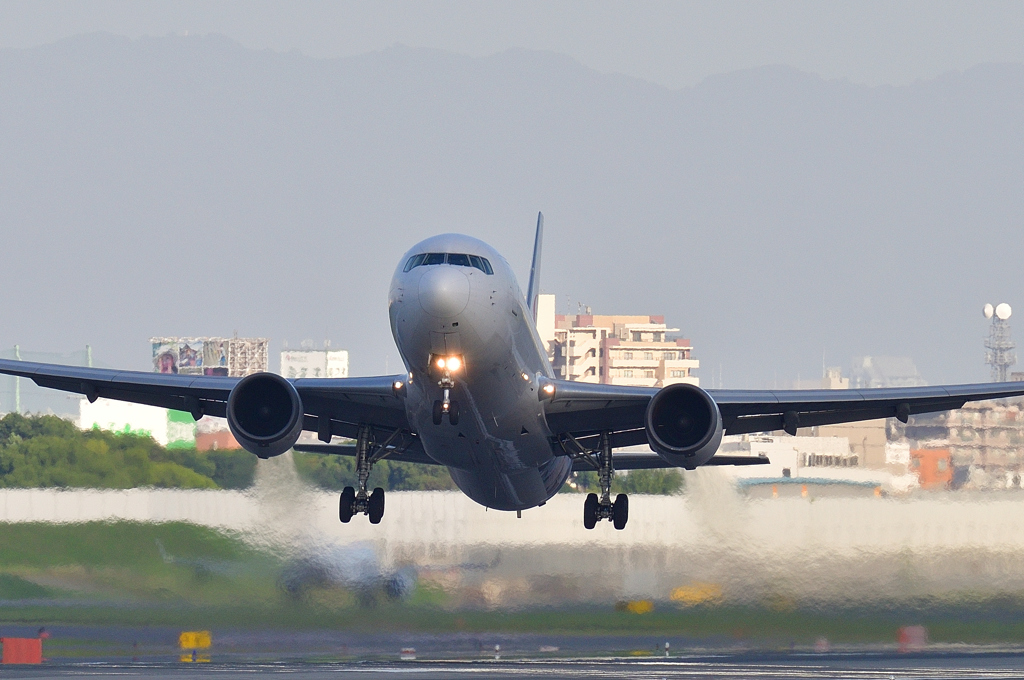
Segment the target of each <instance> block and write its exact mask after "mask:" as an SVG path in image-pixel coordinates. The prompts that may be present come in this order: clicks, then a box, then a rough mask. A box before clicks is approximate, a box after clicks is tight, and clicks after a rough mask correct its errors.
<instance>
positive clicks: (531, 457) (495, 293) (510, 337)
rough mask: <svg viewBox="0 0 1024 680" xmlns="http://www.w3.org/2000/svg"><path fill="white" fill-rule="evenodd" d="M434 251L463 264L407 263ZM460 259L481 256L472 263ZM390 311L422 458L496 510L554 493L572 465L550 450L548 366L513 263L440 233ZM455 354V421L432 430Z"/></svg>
mask: <svg viewBox="0 0 1024 680" xmlns="http://www.w3.org/2000/svg"><path fill="white" fill-rule="evenodd" d="M430 254H433V255H434V256H435V257H433V258H431V259H432V261H434V262H436V261H437V260H438V259H440V258H438V257H436V256H437V255H438V254H453V255H455V256H456V257H452V258H449V259H450V260H452V261H456V262H462V263H466V264H450V263H447V262H445V263H441V264H426V263H424V264H415V263H410V258H415V257H416V256H418V255H430ZM462 255H466V256H475V259H473V260H472V261H473V262H474V263H476V266H474V265H472V264H468V261H467V260H464V259H463V258H462V257H459V256H462ZM479 258H483V260H485V261H486V264H485V265H483V266H481V260H480V259H479ZM410 264H415V266H412V267H410V266H409V265H410ZM488 269H490V270H491V271H490V273H488V271H487V270H488ZM388 308H389V315H390V319H391V332H392V334H393V335H394V338H395V343H396V344H397V345H398V350H399V352H400V353H401V355H402V360H403V361H404V363H405V367H406V370H407V371H408V374H409V379H408V382H407V385H406V411H407V415H408V419H409V423H410V425H411V426H412V428H413V429H414V430H415V431H416V433H417V434H418V435H419V438H420V440H421V441H422V444H423V448H424V450H425V452H426V454H427V455H428V456H430V458H432V459H433V460H435V461H437V462H438V463H440V464H442V465H445V466H446V467H447V468H448V470H449V472H450V473H451V476H452V479H453V480H454V482H455V483H456V484H457V485H458V487H459V488H460V489H461V490H462V491H463V492H464V493H465V494H466V495H467V496H469V497H470V498H472V499H473V500H475V501H476V502H477V503H480V504H482V505H485V506H487V507H490V508H495V509H497V510H525V509H527V508H532V507H536V506H538V505H541V504H543V503H544V502H545V501H547V500H548V499H549V498H551V497H552V496H553V495H554V494H556V493H557V492H558V490H559V489H560V488H561V486H562V484H564V483H565V480H566V478H567V477H568V476H569V473H570V471H571V468H572V463H571V459H570V458H569V457H568V456H556V455H555V453H554V451H553V450H552V447H551V443H550V441H551V440H550V436H551V432H550V431H549V430H548V426H547V423H546V421H545V418H544V411H543V404H542V403H541V400H540V399H539V398H538V394H539V392H538V390H539V389H540V387H541V385H540V380H541V379H542V378H550V377H552V371H551V365H550V362H549V361H548V358H547V352H546V351H545V350H544V348H543V346H542V344H541V340H540V337H539V336H538V335H537V329H536V325H535V324H534V320H533V314H532V312H531V311H530V310H529V308H528V307H527V304H526V299H525V297H524V296H523V293H522V291H521V290H520V288H519V284H518V283H517V282H516V278H515V275H514V274H513V273H512V269H511V267H509V265H508V262H506V261H505V259H504V258H503V257H502V256H501V255H500V254H499V253H498V252H497V251H495V250H494V249H493V248H491V247H490V246H488V245H487V244H486V243H484V242H482V241H480V240H478V239H475V238H471V237H469V236H462V235H459V234H443V235H440V236H434V237H432V238H429V239H427V240H425V241H422V242H421V243H418V244H417V245H416V246H414V247H413V248H412V249H410V250H409V251H408V252H407V253H406V254H405V256H403V258H402V260H401V261H400V262H399V264H398V267H397V269H396V270H395V275H394V277H393V278H392V281H391V290H390V294H389V300H388ZM450 357H457V361H458V368H457V369H456V370H453V371H449V375H450V377H451V379H452V381H453V382H454V387H453V388H452V389H451V391H450V393H451V399H452V401H453V403H457V404H458V410H459V414H458V418H457V420H458V423H457V424H452V423H451V422H449V419H445V420H443V421H442V422H441V424H436V421H435V419H434V409H435V402H438V401H439V400H441V399H442V394H443V390H442V388H441V386H439V384H438V382H439V380H440V379H441V378H442V375H443V371H442V370H441V369H440V368H439V367H438V365H437V362H438V360H439V359H448V358H450Z"/></svg>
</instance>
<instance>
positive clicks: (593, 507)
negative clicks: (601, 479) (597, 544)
mask: <svg viewBox="0 0 1024 680" xmlns="http://www.w3.org/2000/svg"><path fill="white" fill-rule="evenodd" d="M597 506H598V500H597V494H596V493H588V494H587V500H585V501H583V527H584V528H586V529H593V528H594V527H596V526H597Z"/></svg>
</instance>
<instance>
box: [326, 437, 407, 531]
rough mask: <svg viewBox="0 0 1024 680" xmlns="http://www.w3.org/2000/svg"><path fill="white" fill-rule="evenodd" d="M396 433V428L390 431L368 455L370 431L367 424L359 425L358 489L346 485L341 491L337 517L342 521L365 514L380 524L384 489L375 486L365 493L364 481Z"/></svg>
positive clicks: (357, 449) (373, 522) (382, 512)
mask: <svg viewBox="0 0 1024 680" xmlns="http://www.w3.org/2000/svg"><path fill="white" fill-rule="evenodd" d="M397 434H398V430H396V431H395V432H394V433H392V435H391V436H390V437H389V438H388V439H387V440H386V441H385V442H384V443H383V444H381V445H380V446H379V447H378V448H377V451H376V452H375V453H374V454H373V455H370V444H371V442H370V440H371V437H372V431H371V429H370V427H369V426H368V425H362V426H360V427H359V434H358V438H357V439H356V473H357V474H358V475H359V482H358V484H359V489H358V490H356V489H354V488H352V487H351V486H346V487H345V489H344V490H343V491H342V492H341V499H340V502H339V505H338V519H340V520H341V521H342V522H344V523H346V524H347V523H348V522H350V521H351V520H352V517H353V516H355V515H357V514H364V515H367V516H368V517H369V518H370V524H380V521H381V520H382V519H383V518H384V489H382V488H380V487H377V488H376V489H374V490H373V493H367V491H366V483H367V481H368V480H369V479H370V469H371V468H372V467H373V464H374V463H376V462H377V461H378V460H380V459H382V458H384V456H386V455H387V454H388V445H389V444H391V441H392V440H393V439H394V438H395V436H396V435H397Z"/></svg>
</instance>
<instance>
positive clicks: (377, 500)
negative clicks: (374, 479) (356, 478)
mask: <svg viewBox="0 0 1024 680" xmlns="http://www.w3.org/2000/svg"><path fill="white" fill-rule="evenodd" d="M366 514H367V515H369V516H370V524H380V521H381V520H382V519H383V518H384V489H382V488H380V487H379V486H378V487H377V488H376V489H374V490H373V493H371V494H370V498H369V500H368V501H367V505H366Z"/></svg>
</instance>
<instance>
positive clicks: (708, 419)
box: [646, 383, 722, 470]
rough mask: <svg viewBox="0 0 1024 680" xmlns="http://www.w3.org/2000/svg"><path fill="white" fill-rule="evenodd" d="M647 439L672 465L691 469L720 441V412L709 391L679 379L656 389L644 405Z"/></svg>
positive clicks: (705, 460)
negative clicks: (645, 405) (681, 381)
mask: <svg viewBox="0 0 1024 680" xmlns="http://www.w3.org/2000/svg"><path fill="white" fill-rule="evenodd" d="M646 429H647V442H648V443H649V444H650V445H651V449H653V450H654V452H655V453H657V454H658V455H659V456H661V457H662V458H664V459H665V460H666V461H668V462H669V463H671V464H672V465H675V466H676V467H684V468H687V469H690V470H692V469H694V468H696V467H698V466H700V465H703V464H704V463H706V462H708V461H709V460H710V459H711V456H713V455H715V452H716V451H717V450H718V446H719V445H720V444H721V443H722V414H721V412H720V411H719V410H718V404H716V403H715V400H714V399H712V398H711V395H710V394H708V393H707V392H705V391H704V390H702V389H701V388H699V387H697V386H695V385H688V384H685V383H679V384H676V385H669V386H668V387H665V388H663V389H661V390H660V391H658V393H657V394H655V395H654V397H653V398H652V399H651V402H650V403H649V404H648V405H647V416H646Z"/></svg>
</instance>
